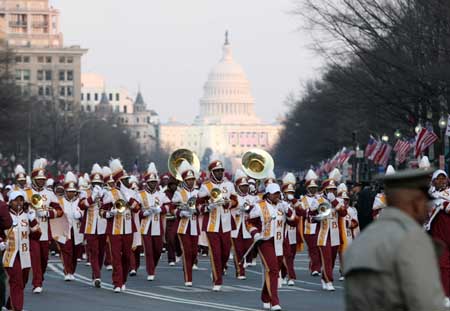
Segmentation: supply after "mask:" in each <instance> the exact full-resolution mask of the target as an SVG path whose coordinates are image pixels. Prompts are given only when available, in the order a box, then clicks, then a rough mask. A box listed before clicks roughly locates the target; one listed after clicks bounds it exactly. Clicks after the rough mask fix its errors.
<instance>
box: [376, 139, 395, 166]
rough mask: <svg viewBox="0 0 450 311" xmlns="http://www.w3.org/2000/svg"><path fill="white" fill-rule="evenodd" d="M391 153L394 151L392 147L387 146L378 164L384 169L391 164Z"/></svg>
mask: <svg viewBox="0 0 450 311" xmlns="http://www.w3.org/2000/svg"><path fill="white" fill-rule="evenodd" d="M391 151H392V146H391V145H388V144H386V145H385V148H384V151H383V154H382V156H381V158H380V160H379V162H378V164H379V165H382V166H383V167H386V166H387V165H388V163H389V158H390V157H391Z"/></svg>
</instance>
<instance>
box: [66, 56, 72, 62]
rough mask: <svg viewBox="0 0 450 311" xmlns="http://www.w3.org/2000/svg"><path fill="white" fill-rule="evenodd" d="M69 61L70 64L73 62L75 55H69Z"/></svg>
mask: <svg viewBox="0 0 450 311" xmlns="http://www.w3.org/2000/svg"><path fill="white" fill-rule="evenodd" d="M67 62H68V63H69V64H72V63H73V57H72V56H69V57H67Z"/></svg>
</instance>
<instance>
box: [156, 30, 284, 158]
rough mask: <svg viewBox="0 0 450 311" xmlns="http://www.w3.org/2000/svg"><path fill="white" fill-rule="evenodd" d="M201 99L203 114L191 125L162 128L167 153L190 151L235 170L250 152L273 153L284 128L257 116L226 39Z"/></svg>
mask: <svg viewBox="0 0 450 311" xmlns="http://www.w3.org/2000/svg"><path fill="white" fill-rule="evenodd" d="M203 90H204V92H203V96H202V97H201V99H200V113H199V115H198V116H197V117H196V118H195V120H194V122H193V123H192V124H183V123H179V122H176V121H174V120H169V122H167V123H165V124H162V125H161V144H162V146H163V147H164V148H165V149H167V150H168V151H173V150H175V149H178V148H187V149H190V150H193V151H195V152H196V153H197V154H198V155H199V156H200V157H203V155H204V153H205V151H206V150H208V149H210V150H211V151H212V153H213V156H214V157H215V158H218V159H222V160H230V161H231V164H232V165H233V166H235V165H236V163H237V162H239V161H240V158H241V157H242V155H243V153H245V152H246V151H247V150H248V149H250V148H262V149H265V150H270V149H271V148H272V147H273V146H274V145H275V144H276V142H277V141H278V137H279V134H280V131H281V129H282V126H281V125H280V124H279V123H274V124H267V123H264V122H262V121H261V119H260V118H258V116H257V115H256V113H255V110H254V106H255V100H254V98H253V96H252V94H251V89H250V82H249V81H248V79H247V77H246V75H245V72H244V70H243V69H242V67H241V66H240V65H239V64H238V63H236V62H235V61H234V59H233V54H232V49H231V44H230V43H229V41H228V35H226V39H225V44H224V45H223V56H222V58H221V60H220V61H219V63H218V64H216V65H215V66H214V67H213V68H212V70H211V71H210V73H209V76H208V80H207V81H206V83H205V85H204V88H203Z"/></svg>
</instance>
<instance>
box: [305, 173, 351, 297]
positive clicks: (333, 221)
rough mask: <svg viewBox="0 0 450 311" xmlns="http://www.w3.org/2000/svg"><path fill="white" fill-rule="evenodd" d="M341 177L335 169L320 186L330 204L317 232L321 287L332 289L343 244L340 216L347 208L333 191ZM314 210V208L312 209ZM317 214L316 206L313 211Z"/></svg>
mask: <svg viewBox="0 0 450 311" xmlns="http://www.w3.org/2000/svg"><path fill="white" fill-rule="evenodd" d="M340 179H341V175H340V172H339V170H337V169H335V170H333V171H332V172H331V173H330V176H329V179H327V180H325V181H324V182H323V184H322V188H323V189H324V190H325V193H324V195H325V196H326V199H327V201H328V202H329V203H330V205H331V209H332V210H331V213H330V217H329V218H326V219H323V220H321V221H320V222H319V226H320V228H319V234H318V238H317V245H318V246H319V252H320V257H321V261H322V289H324V290H327V291H334V290H335V288H334V286H333V269H334V264H335V262H336V257H337V254H338V250H339V247H340V246H341V244H345V241H343V240H344V239H345V234H342V232H341V230H342V226H340V225H339V222H340V220H341V217H345V216H346V215H347V210H346V208H345V206H344V204H343V203H342V202H340V201H339V200H337V199H336V196H335V194H334V193H333V192H335V191H336V190H337V187H336V181H338V180H340ZM313 211H314V210H313ZM314 212H315V213H316V214H317V208H316V210H315V211H314Z"/></svg>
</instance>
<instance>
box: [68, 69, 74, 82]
mask: <svg viewBox="0 0 450 311" xmlns="http://www.w3.org/2000/svg"><path fill="white" fill-rule="evenodd" d="M67 81H73V70H67Z"/></svg>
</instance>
